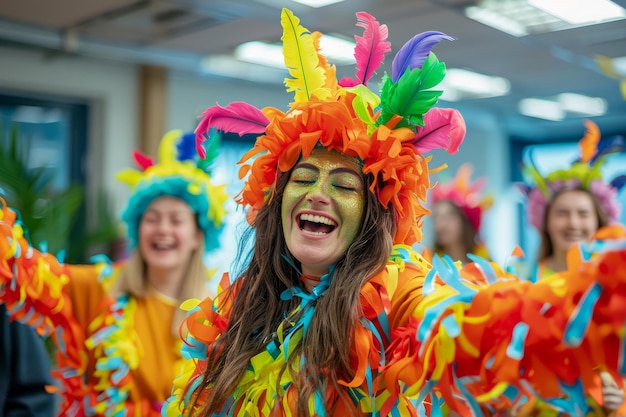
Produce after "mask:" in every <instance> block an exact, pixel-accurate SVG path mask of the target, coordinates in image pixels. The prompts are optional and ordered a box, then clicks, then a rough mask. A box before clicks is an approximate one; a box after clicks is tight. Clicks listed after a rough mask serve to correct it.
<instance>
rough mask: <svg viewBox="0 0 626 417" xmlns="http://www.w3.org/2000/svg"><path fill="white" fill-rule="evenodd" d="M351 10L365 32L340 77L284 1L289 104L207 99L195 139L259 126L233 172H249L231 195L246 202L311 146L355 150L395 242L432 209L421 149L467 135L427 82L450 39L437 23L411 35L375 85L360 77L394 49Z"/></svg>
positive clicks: (435, 78) (437, 71) (407, 239)
mask: <svg viewBox="0 0 626 417" xmlns="http://www.w3.org/2000/svg"><path fill="white" fill-rule="evenodd" d="M357 19H358V22H357V25H358V26H360V27H362V28H363V29H364V32H363V36H355V39H356V48H355V54H354V56H355V58H356V63H357V64H356V67H357V72H356V77H355V79H349V78H346V79H342V80H340V81H337V79H336V74H335V67H334V66H332V65H329V63H328V62H327V60H326V58H325V57H324V56H323V55H322V54H321V53H320V51H319V40H320V38H321V36H322V35H321V34H320V33H319V32H313V33H311V32H310V31H308V30H307V29H306V28H304V27H303V26H302V25H301V24H300V20H299V19H298V18H297V17H296V16H294V15H293V13H292V12H291V11H290V10H287V9H283V11H282V14H281V24H282V27H283V37H282V41H283V55H284V58H285V66H286V67H287V69H288V71H289V74H290V76H291V78H287V79H285V85H286V86H287V91H288V92H294V102H293V103H291V105H290V108H289V110H288V111H287V112H282V111H280V110H278V109H276V108H270V107H268V108H264V109H262V110H259V109H257V108H255V107H254V106H251V105H249V104H247V103H244V102H235V103H231V104H230V105H228V106H226V107H221V106H219V105H216V106H213V107H210V108H208V109H207V110H206V111H205V112H204V113H203V115H202V116H203V118H202V121H201V122H200V124H199V125H198V127H197V129H196V139H197V148H198V152H199V153H200V155H201V156H202V155H203V153H204V149H203V147H202V142H204V137H205V134H206V133H207V132H208V131H209V129H210V128H212V127H215V128H217V129H218V130H222V131H226V132H235V133H238V134H240V135H243V134H248V133H253V134H262V135H261V136H259V137H258V138H257V140H256V143H255V145H254V147H253V148H252V149H251V150H250V151H249V152H247V153H246V154H245V155H244V156H243V157H242V158H241V160H240V161H239V163H240V164H242V167H241V169H240V171H239V176H240V178H244V177H246V176H247V178H246V181H245V185H244V188H243V190H242V191H241V193H240V194H239V195H238V197H237V202H238V203H240V204H242V205H244V206H250V207H251V208H252V209H260V208H261V207H262V206H263V205H264V204H267V203H268V202H269V201H270V200H271V198H272V196H273V193H274V188H275V185H276V180H277V178H278V175H279V173H280V172H289V171H290V170H291V169H292V168H293V167H294V165H295V164H296V163H297V161H298V160H299V159H300V158H306V157H308V156H309V155H310V153H311V151H312V150H313V149H314V148H315V147H316V146H323V147H325V148H327V149H329V150H335V151H338V152H341V153H344V154H346V155H349V156H353V157H355V158H358V159H359V160H360V161H361V162H362V163H363V173H364V174H366V175H371V178H372V181H371V184H370V191H371V192H373V193H375V194H376V196H377V197H378V200H379V201H380V204H382V206H383V207H385V208H387V207H389V205H392V206H393V208H394V209H395V213H396V218H397V226H398V227H397V232H396V235H395V236H394V243H406V244H412V243H414V242H416V241H419V240H420V239H421V236H422V234H421V222H422V217H423V216H424V215H425V214H428V213H429V212H428V210H427V209H426V208H425V207H424V206H423V205H422V203H423V202H425V200H426V192H427V190H428V189H429V188H431V184H430V180H429V168H428V162H429V160H430V158H429V157H426V156H424V155H423V154H422V152H427V151H429V150H431V149H434V148H445V149H447V150H448V152H451V153H452V152H456V150H457V149H458V147H459V145H460V143H461V142H462V140H463V137H464V135H465V124H464V122H463V119H462V117H461V116H460V114H459V113H458V112H457V111H456V110H452V109H442V108H435V109H431V108H432V107H433V106H434V105H435V103H436V102H437V100H438V98H439V96H440V95H441V94H442V91H440V90H433V87H435V86H436V85H437V84H439V83H440V82H441V80H442V79H443V77H444V76H445V64H444V63H443V62H440V61H439V60H438V59H437V57H436V56H435V54H434V53H432V52H431V49H432V47H433V46H434V45H435V44H436V43H438V42H439V41H441V40H443V39H447V40H453V39H452V38H451V37H449V36H447V35H445V34H444V33H441V32H425V33H421V34H418V35H416V36H415V37H414V38H413V39H411V40H409V41H408V42H407V43H406V44H405V45H404V46H403V47H402V48H401V49H400V50H399V51H398V53H397V55H396V57H395V58H394V60H393V64H392V74H391V75H387V74H385V76H384V77H383V81H382V88H381V90H380V93H379V94H376V93H375V92H373V91H371V90H370V89H369V88H368V87H367V83H368V81H369V80H370V78H371V76H372V75H373V73H374V72H375V71H376V70H377V69H378V67H379V66H380V65H381V63H382V62H383V60H384V56H385V54H386V53H387V52H389V51H390V50H391V46H390V43H389V42H387V40H386V39H387V35H388V31H387V26H386V25H381V24H380V23H379V22H377V21H376V19H375V18H374V17H372V16H371V15H369V14H368V13H365V12H359V13H357ZM253 157H255V158H254V160H253V161H252V162H249V161H250V160H251V159H252V158H253Z"/></svg>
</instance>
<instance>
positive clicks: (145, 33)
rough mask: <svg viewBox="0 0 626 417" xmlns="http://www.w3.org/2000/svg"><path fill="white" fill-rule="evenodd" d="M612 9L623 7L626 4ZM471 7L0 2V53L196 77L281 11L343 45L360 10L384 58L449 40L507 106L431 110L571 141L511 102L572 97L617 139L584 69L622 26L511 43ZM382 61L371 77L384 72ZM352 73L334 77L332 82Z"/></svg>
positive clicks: (266, 36) (613, 104) (618, 38)
mask: <svg viewBox="0 0 626 417" xmlns="http://www.w3.org/2000/svg"><path fill="white" fill-rule="evenodd" d="M502 1H503V2H504V1H507V0H502ZM590 1H592V0H590ZM614 1H615V2H616V3H619V4H620V5H622V6H623V7H626V0H614ZM474 3H475V2H474V1H472V0H430V1H425V0H422V1H420V0H384V1H380V0H379V1H374V0H346V1H344V2H342V3H337V4H334V5H331V6H327V7H323V8H319V9H314V8H310V7H307V6H303V5H300V4H298V3H293V2H291V1H289V0H212V1H202V0H140V1H137V0H87V1H86V0H56V1H50V0H20V1H4V2H0V44H8V45H14V46H19V47H36V48H43V49H45V50H47V51H48V52H49V51H50V50H56V51H59V52H61V53H74V54H79V55H81V54H84V55H100V56H101V57H109V58H114V59H124V60H130V61H132V62H146V63H159V64H162V65H168V66H170V67H172V68H175V69H184V70H195V71H197V70H198V69H197V66H198V64H199V62H200V61H201V59H202V58H203V57H205V56H207V55H213V54H229V53H231V52H232V51H233V49H234V48H235V47H236V46H237V45H239V44H241V43H242V42H246V41H252V40H265V41H272V42H278V41H279V40H280V36H281V27H280V9H281V8H282V7H288V8H289V9H291V10H292V11H293V12H294V13H295V14H296V15H297V16H299V17H300V19H301V21H302V24H303V25H304V26H305V27H307V28H309V29H311V30H318V31H321V32H323V33H339V34H342V35H345V36H348V37H352V36H354V35H355V34H361V31H362V29H360V28H357V27H356V26H355V23H356V17H355V12H357V11H360V10H365V11H367V12H369V13H370V14H372V15H374V16H375V17H376V18H377V19H378V20H379V21H380V22H381V23H385V24H387V25H388V26H389V40H390V42H391V43H392V49H393V51H394V52H395V51H397V50H398V49H399V48H400V47H401V46H402V45H403V43H404V42H405V41H407V40H408V39H410V38H411V37H412V36H413V35H415V34H416V33H418V32H422V31H427V30H439V31H442V32H445V33H447V34H449V35H451V36H453V37H455V38H457V40H456V41H455V42H446V41H444V42H442V43H440V44H438V45H437V46H435V52H436V53H437V56H438V57H439V59H441V60H443V61H445V62H446V64H447V66H448V67H449V68H453V67H454V68H467V69H471V70H474V71H477V72H481V73H484V74H488V75H496V76H501V77H505V78H507V79H509V80H510V81H511V94H509V95H508V96H505V97H499V98H490V99H480V100H476V99H475V100H468V101H464V102H455V103H448V102H444V103H441V105H445V106H451V107H459V108H460V109H461V110H463V109H464V108H471V109H475V110H478V111H483V110H484V111H489V112H494V113H496V115H497V116H498V118H499V120H501V121H502V124H503V126H504V128H505V129H506V130H507V131H508V132H509V133H510V134H512V135H514V136H519V137H523V138H534V139H537V140H544V139H549V138H551V137H554V138H561V137H565V136H569V135H573V136H574V137H576V135H579V134H580V132H581V126H582V119H581V118H580V117H568V118H567V119H566V120H565V121H564V122H547V121H542V120H540V119H534V118H529V117H525V116H521V115H519V114H518V112H517V103H518V100H519V99H521V98H525V97H547V96H553V95H556V94H558V93H562V92H575V93H581V94H586V95H590V96H596V97H603V98H604V99H605V100H606V101H607V102H608V105H609V113H608V114H606V115H605V116H601V117H596V118H594V119H593V120H594V121H596V122H597V123H598V124H599V125H600V128H601V129H602V131H603V133H605V134H619V133H621V134H624V133H626V100H625V99H624V97H622V96H621V94H620V92H619V80H617V79H615V78H611V77H610V76H607V75H605V74H604V73H602V72H601V71H599V70H598V69H597V67H596V66H595V64H594V62H593V57H594V55H596V54H600V55H606V56H608V57H618V56H626V20H621V21H616V22H611V23H605V24H601V25H594V26H586V27H581V28H576V29H570V30H564V31H560V32H552V33H547V34H540V35H528V36H525V37H521V38H516V37H513V36H510V35H507V34H505V33H502V32H499V31H497V30H495V29H492V28H490V27H487V26H484V25H482V24H480V23H477V22H474V21H473V20H471V19H468V18H467V17H465V16H464V14H463V8H464V7H465V6H468V5H472V4H474ZM392 56H393V55H389V56H388V57H387V61H388V62H387V63H386V64H385V66H384V68H383V69H381V70H380V71H379V75H381V74H382V72H383V70H386V69H388V65H389V64H390V62H391V58H392ZM353 71H354V68H352V67H347V68H339V69H338V75H340V76H341V75H352V74H353Z"/></svg>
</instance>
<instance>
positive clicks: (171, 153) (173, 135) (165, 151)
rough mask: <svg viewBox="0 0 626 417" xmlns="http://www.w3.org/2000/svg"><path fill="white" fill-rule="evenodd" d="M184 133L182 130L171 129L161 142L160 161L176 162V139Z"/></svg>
mask: <svg viewBox="0 0 626 417" xmlns="http://www.w3.org/2000/svg"><path fill="white" fill-rule="evenodd" d="M182 135H183V131H182V130H178V129H176V130H170V131H169V132H167V133H166V134H165V136H163V139H161V143H160V144H159V162H160V163H165V162H174V161H175V160H176V146H175V145H174V144H175V143H176V141H177V140H178V139H179V138H180V137H181V136H182Z"/></svg>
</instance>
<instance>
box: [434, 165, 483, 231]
mask: <svg viewBox="0 0 626 417" xmlns="http://www.w3.org/2000/svg"><path fill="white" fill-rule="evenodd" d="M471 175H472V165H471V164H463V165H461V167H460V168H459V170H458V171H457V173H456V176H455V177H454V178H453V179H452V180H451V181H449V182H446V183H445V184H441V183H440V184H437V185H436V186H435V187H434V188H433V191H432V193H431V196H430V201H431V203H432V204H433V205H434V204H436V203H437V202H439V201H444V200H447V201H450V202H452V203H453V204H454V205H455V206H457V207H458V208H460V209H461V210H462V211H463V213H464V214H465V217H467V219H468V220H469V222H470V224H471V225H472V227H473V228H474V231H476V233H478V232H479V231H480V223H481V217H482V213H483V212H484V211H486V210H487V209H488V208H489V207H491V205H492V204H493V196H486V197H483V196H481V192H482V190H483V188H484V187H485V185H486V183H487V179H486V178H484V177H483V178H479V179H477V180H476V181H474V182H473V183H472V182H471V181H470V177H471Z"/></svg>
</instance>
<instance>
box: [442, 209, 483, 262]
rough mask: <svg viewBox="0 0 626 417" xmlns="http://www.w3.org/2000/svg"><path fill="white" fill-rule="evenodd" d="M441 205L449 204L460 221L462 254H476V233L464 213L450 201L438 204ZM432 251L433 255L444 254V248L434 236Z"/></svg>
mask: <svg viewBox="0 0 626 417" xmlns="http://www.w3.org/2000/svg"><path fill="white" fill-rule="evenodd" d="M441 203H444V204H449V205H450V206H451V207H452V210H453V211H454V213H455V214H456V215H457V216H458V217H459V218H460V219H461V243H462V244H463V249H464V251H465V252H464V253H465V254H468V253H476V246H477V243H478V233H477V232H476V230H475V229H474V226H472V223H470V221H469V219H468V218H467V216H466V215H465V213H463V210H462V209H461V208H460V207H459V206H457V205H456V204H454V203H453V202H452V201H450V200H443V201H441V202H440V203H438V204H441ZM433 249H434V252H433V253H438V254H443V253H445V252H446V248H445V247H444V246H443V245H442V244H441V243H440V242H439V240H438V239H437V236H436V235H435V244H434V245H433Z"/></svg>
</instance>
